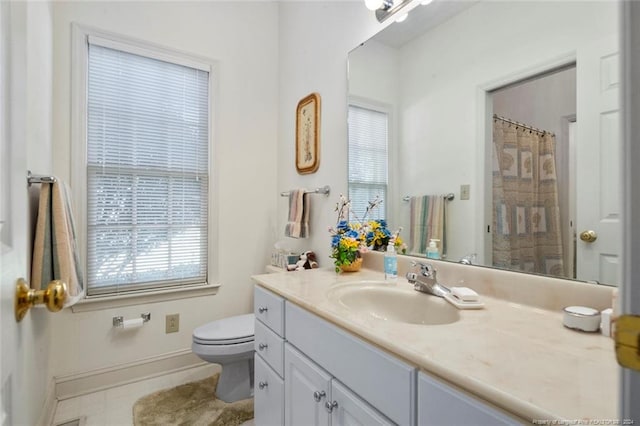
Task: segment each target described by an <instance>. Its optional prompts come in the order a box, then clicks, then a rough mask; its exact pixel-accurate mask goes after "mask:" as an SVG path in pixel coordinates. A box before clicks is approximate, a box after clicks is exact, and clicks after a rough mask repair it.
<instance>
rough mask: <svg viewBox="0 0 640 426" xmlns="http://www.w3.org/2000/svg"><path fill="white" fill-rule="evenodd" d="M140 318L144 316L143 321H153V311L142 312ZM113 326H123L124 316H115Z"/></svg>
mask: <svg viewBox="0 0 640 426" xmlns="http://www.w3.org/2000/svg"><path fill="white" fill-rule="evenodd" d="M140 318H142V323H145V322H148V321H151V312H147V313H143V314H140ZM113 326H114V327H116V328H123V327H124V317H123V316H117V317H113Z"/></svg>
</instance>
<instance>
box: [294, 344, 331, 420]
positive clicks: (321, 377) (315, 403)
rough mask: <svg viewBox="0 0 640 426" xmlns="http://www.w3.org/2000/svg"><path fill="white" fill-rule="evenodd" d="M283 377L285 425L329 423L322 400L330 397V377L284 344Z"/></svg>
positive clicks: (325, 400) (327, 412)
mask: <svg viewBox="0 0 640 426" xmlns="http://www.w3.org/2000/svg"><path fill="white" fill-rule="evenodd" d="M284 377H285V387H284V394H285V395H284V399H285V401H284V412H285V415H284V421H285V425H288V426H300V425H305V426H320V425H327V426H328V425H329V420H330V415H329V411H328V410H327V408H326V407H325V403H326V402H327V401H330V397H331V376H330V375H329V374H327V372H325V371H324V370H323V369H322V368H320V367H319V366H318V365H317V364H315V363H314V362H313V361H311V360H310V359H309V358H307V357H306V356H305V355H303V354H302V353H300V352H298V351H297V350H296V349H294V348H293V347H292V346H291V345H289V344H288V343H286V344H285V348H284Z"/></svg>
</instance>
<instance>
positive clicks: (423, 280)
mask: <svg viewBox="0 0 640 426" xmlns="http://www.w3.org/2000/svg"><path fill="white" fill-rule="evenodd" d="M411 266H412V267H413V268H415V270H416V272H407V280H408V281H409V283H410V284H413V289H414V290H416V291H420V292H422V293H429V294H433V295H434V296H438V297H444V295H445V294H447V293H451V290H449V288H448V287H447V286H445V285H443V284H439V283H438V280H437V279H436V270H435V268H434V267H433V265H431V264H430V263H422V262H415V261H414V262H411ZM418 268H419V272H418Z"/></svg>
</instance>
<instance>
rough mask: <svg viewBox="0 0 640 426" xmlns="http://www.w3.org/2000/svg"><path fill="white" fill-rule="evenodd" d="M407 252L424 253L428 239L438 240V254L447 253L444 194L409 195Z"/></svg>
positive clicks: (444, 254)
mask: <svg viewBox="0 0 640 426" xmlns="http://www.w3.org/2000/svg"><path fill="white" fill-rule="evenodd" d="M409 201H410V216H411V217H410V226H409V227H410V229H409V253H411V254H418V255H423V256H424V255H425V254H426V252H427V246H428V245H429V240H430V239H432V238H436V239H438V240H440V243H439V244H438V247H439V248H440V255H441V257H442V258H445V257H446V255H447V238H446V217H447V214H446V213H447V212H446V209H447V200H446V196H444V195H422V196H417V197H411V199H410V200H409Z"/></svg>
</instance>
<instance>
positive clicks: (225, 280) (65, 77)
mask: <svg viewBox="0 0 640 426" xmlns="http://www.w3.org/2000/svg"><path fill="white" fill-rule="evenodd" d="M53 18H54V20H53V36H54V37H53V43H54V60H53V74H54V75H53V80H54V91H53V103H54V105H55V106H56V107H55V108H54V112H53V113H54V116H53V119H54V126H53V139H54V152H53V160H54V171H55V173H56V174H57V175H58V176H59V177H61V178H63V179H66V180H69V179H70V176H71V173H70V170H71V164H70V158H71V140H70V122H71V118H70V90H71V86H70V69H71V54H70V49H71V32H70V29H71V23H72V22H78V23H80V24H84V25H86V26H92V27H96V28H99V29H102V30H107V31H111V32H114V33H118V34H122V35H125V36H129V37H134V38H137V39H141V40H146V41H151V42H153V43H156V44H159V45H162V46H166V47H168V48H172V49H178V50H182V51H185V52H189V53H192V54H195V55H200V56H204V57H208V58H211V59H213V60H215V61H217V62H218V64H219V70H220V74H219V75H217V76H216V77H215V79H216V80H217V82H216V84H217V92H214V96H215V99H214V104H215V107H214V108H215V111H214V115H215V118H214V132H213V139H214V140H213V144H214V145H215V147H214V149H215V152H216V155H217V159H216V164H217V166H218V170H216V171H214V173H215V174H216V175H217V178H218V188H219V197H218V200H219V204H218V205H217V206H216V205H212V206H211V207H212V208H214V209H218V220H219V233H218V238H219V242H218V247H213V250H214V251H215V252H216V255H217V256H218V262H219V271H218V274H217V275H218V282H220V283H221V284H222V287H221V289H220V291H219V293H218V294H217V295H214V296H206V297H198V298H189V299H180V300H174V301H169V302H160V303H152V304H146V305H137V306H128V307H123V308H118V309H106V310H99V311H93V312H86V313H72V312H71V311H70V310H65V311H63V312H62V313H59V314H56V315H55V316H54V317H55V320H54V324H55V332H54V336H55V341H56V345H55V348H54V353H53V361H54V364H53V374H54V375H55V376H61V375H68V374H74V373H83V372H87V371H91V370H95V369H99V368H104V367H110V366H117V365H120V364H125V363H130V362H135V361H138V360H141V359H145V358H148V357H152V356H158V355H163V354H169V353H173V352H175V351H181V350H190V347H191V333H192V331H193V329H194V328H195V327H196V326H198V325H201V324H203V323H205V322H207V321H211V320H214V319H218V318H222V317H225V316H229V315H235V314H240V313H247V312H250V311H251V310H252V300H253V297H252V294H253V293H252V291H253V282H252V281H251V279H250V276H251V275H252V274H255V273H262V272H263V271H264V266H265V265H266V264H267V263H268V261H269V253H270V247H271V245H272V244H273V240H274V238H275V224H276V222H277V219H276V216H275V215H276V210H277V207H276V202H279V201H280V199H279V197H277V196H276V194H277V193H278V190H279V189H280V188H279V186H278V185H276V176H277V164H278V163H279V160H278V156H277V140H278V133H277V130H278V83H279V80H278V54H279V53H278V52H279V46H278V5H277V4H276V3H274V2H115V1H114V2H89V1H87V2H57V1H56V2H55V3H54V6H53ZM73 183H74V182H70V184H71V185H72V186H73ZM214 226H215V224H214ZM142 312H151V316H152V320H151V322H150V323H148V324H146V325H145V326H144V327H143V328H140V329H136V330H131V332H120V333H117V332H114V330H113V328H112V317H113V316H116V315H123V316H124V317H125V318H136V317H138V316H139V315H140V313H142ZM174 313H178V314H180V331H179V332H178V333H172V334H165V330H164V326H165V315H166V314H174Z"/></svg>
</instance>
